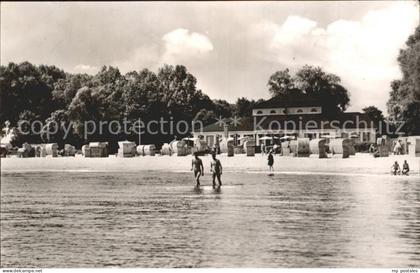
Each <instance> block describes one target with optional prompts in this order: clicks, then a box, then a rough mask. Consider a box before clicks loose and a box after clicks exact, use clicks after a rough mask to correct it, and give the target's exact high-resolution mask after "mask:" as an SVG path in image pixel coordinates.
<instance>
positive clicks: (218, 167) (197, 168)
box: [191, 150, 274, 189]
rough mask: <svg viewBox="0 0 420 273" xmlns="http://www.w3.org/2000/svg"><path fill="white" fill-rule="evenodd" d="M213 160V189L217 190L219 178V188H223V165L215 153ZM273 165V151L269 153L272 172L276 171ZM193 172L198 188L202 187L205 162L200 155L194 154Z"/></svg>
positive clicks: (212, 156)
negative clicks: (201, 179) (201, 178)
mask: <svg viewBox="0 0 420 273" xmlns="http://www.w3.org/2000/svg"><path fill="white" fill-rule="evenodd" d="M211 158H212V160H211V162H210V171H211V173H212V181H213V188H214V189H216V178H217V182H218V186H217V188H218V189H220V187H221V186H222V180H221V176H222V172H223V167H222V163H220V160H219V159H217V158H216V152H215V151H213V152H212V154H211ZM273 165H274V157H273V151H272V150H271V151H270V152H269V153H268V167H269V171H270V172H273V171H274V168H273ZM191 171H193V172H194V177H195V180H196V182H197V184H196V186H197V187H200V177H202V176H204V165H203V161H202V160H201V158H200V157H199V156H198V153H194V159H193V160H192V162H191Z"/></svg>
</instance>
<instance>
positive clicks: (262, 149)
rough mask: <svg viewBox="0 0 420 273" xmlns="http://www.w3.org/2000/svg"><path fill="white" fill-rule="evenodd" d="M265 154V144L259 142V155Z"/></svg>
mask: <svg viewBox="0 0 420 273" xmlns="http://www.w3.org/2000/svg"><path fill="white" fill-rule="evenodd" d="M264 154H265V145H264V143H261V155H264Z"/></svg>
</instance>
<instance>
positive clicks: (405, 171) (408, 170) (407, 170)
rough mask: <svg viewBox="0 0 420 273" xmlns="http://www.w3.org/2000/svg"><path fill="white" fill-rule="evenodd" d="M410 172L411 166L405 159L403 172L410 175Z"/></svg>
mask: <svg viewBox="0 0 420 273" xmlns="http://www.w3.org/2000/svg"><path fill="white" fill-rule="evenodd" d="M409 172H410V166H408V163H407V160H404V164H403V168H402V174H405V175H408V173H409Z"/></svg>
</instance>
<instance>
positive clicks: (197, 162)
mask: <svg viewBox="0 0 420 273" xmlns="http://www.w3.org/2000/svg"><path fill="white" fill-rule="evenodd" d="M194 156H195V158H194V159H193V160H192V163H191V171H192V170H194V177H195V180H196V181H197V187H200V177H201V176H202V175H204V166H203V161H202V160H201V159H200V158H199V157H198V154H197V153H194Z"/></svg>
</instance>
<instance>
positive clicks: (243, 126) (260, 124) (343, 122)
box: [202, 112, 375, 132]
mask: <svg viewBox="0 0 420 273" xmlns="http://www.w3.org/2000/svg"><path fill="white" fill-rule="evenodd" d="M300 124H301V125H300ZM254 125H255V127H256V128H255V130H285V129H287V130H293V129H296V130H298V129H299V126H300V127H301V128H302V129H303V130H305V129H352V130H354V129H357V128H359V129H366V128H375V125H374V123H373V121H372V120H371V119H370V118H369V117H368V116H367V115H366V114H364V113H359V112H348V113H341V114H338V115H336V116H334V117H333V118H327V117H326V116H325V115H323V114H303V115H273V116H261V117H253V118H241V119H240V120H239V124H237V126H234V124H233V123H232V122H231V123H230V124H229V131H230V132H232V131H251V132H253V131H254ZM293 127H295V128H293ZM202 132H223V125H221V124H220V123H213V124H210V125H207V126H205V127H204V128H203V130H202Z"/></svg>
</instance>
